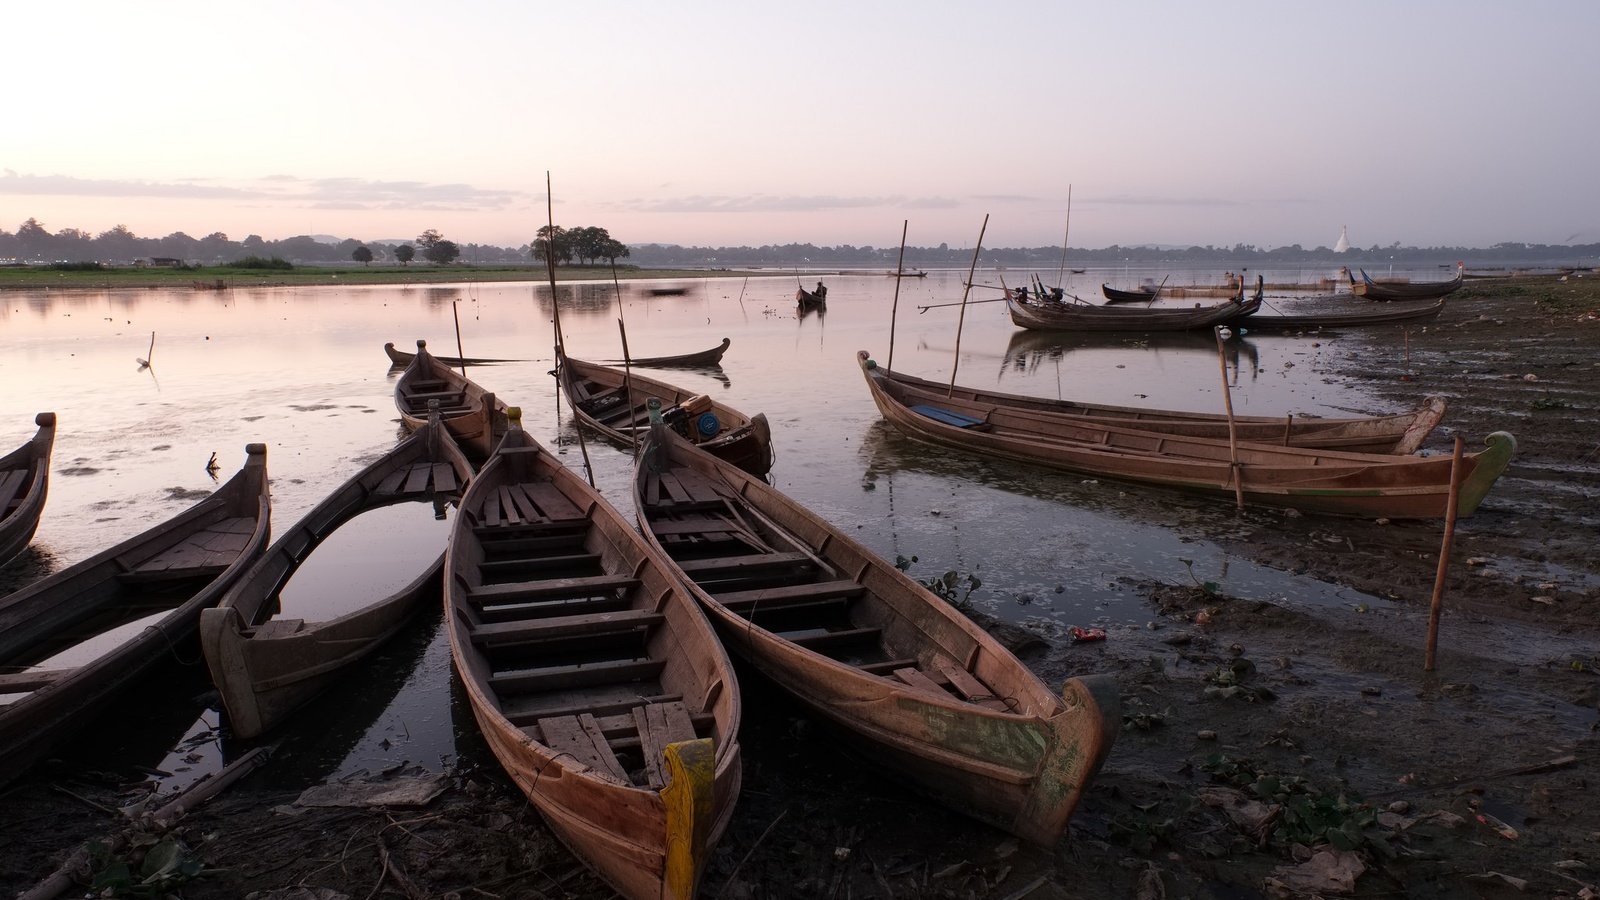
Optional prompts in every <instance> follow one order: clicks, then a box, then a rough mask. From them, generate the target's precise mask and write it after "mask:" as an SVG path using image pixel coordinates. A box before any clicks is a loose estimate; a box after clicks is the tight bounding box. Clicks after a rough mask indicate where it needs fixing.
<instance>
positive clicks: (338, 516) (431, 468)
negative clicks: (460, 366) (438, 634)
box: [200, 414, 472, 738]
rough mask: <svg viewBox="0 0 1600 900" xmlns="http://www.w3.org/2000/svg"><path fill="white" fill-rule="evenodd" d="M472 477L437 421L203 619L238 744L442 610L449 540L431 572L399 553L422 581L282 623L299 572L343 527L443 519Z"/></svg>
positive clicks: (399, 562) (214, 674) (327, 507)
mask: <svg viewBox="0 0 1600 900" xmlns="http://www.w3.org/2000/svg"><path fill="white" fill-rule="evenodd" d="M471 479H472V466H471V464H469V463H468V462H467V458H466V457H465V456H464V455H462V453H461V449H460V448H459V447H458V446H456V442H455V441H454V440H453V439H452V438H451V437H450V435H449V434H448V433H446V431H445V430H444V426H443V425H442V424H440V422H439V419H438V416H437V414H436V415H435V416H434V417H433V418H432V419H431V420H430V421H429V422H428V424H426V425H424V426H422V427H421V428H419V429H417V431H416V432H415V433H413V434H411V435H410V436H409V437H407V438H406V439H405V440H403V441H401V442H400V443H399V444H398V445H396V446H395V447H394V449H392V450H390V451H389V452H388V453H385V454H384V455H383V456H381V457H379V458H378V459H377V460H376V461H374V462H372V463H371V464H369V465H367V466H366V467H364V468H363V469H362V470H361V471H360V472H358V473H356V475H355V476H353V477H352V478H351V479H350V480H348V481H346V482H345V483H344V484H343V485H341V486H340V487H339V488H338V489H337V490H335V491H334V492H333V493H332V494H329V495H328V496H327V497H326V498H324V499H323V500H322V502H320V503H318V504H317V505H316V506H315V507H314V508H313V509H312V510H311V511H310V512H308V513H306V515H305V516H304V517H303V518H301V520H300V521H299V522H298V523H296V524H295V526H294V527H293V528H291V529H290V530H289V531H288V532H286V533H284V534H283V535H282V536H280V537H279V538H278V539H277V540H276V541H273V543H272V547H271V548H269V549H268V550H267V554H266V556H264V557H262V559H261V560H260V561H259V562H257V563H256V564H255V565H254V566H252V567H251V568H250V571H249V572H247V573H246V574H245V575H244V577H243V578H241V579H239V582H238V583H237V584H235V585H234V586H233V588H232V589H231V590H229V591H228V592H227V593H226V594H225V595H223V597H222V600H221V601H220V602H219V603H218V604H217V606H215V607H213V608H211V609H207V610H204V611H202V612H201V613H200V647H201V650H202V651H203V652H204V654H205V658H206V666H207V667H208V668H209V669H210V670H211V680H212V682H213V683H215V684H216V686H217V691H218V693H219V694H220V695H221V697H222V705H223V708H224V709H225V710H226V711H227V713H228V725H229V730H230V731H231V733H232V734H233V735H234V736H236V737H240V738H253V737H256V736H258V735H260V734H261V733H262V732H264V731H267V730H268V729H270V728H272V727H273V726H274V725H276V724H278V723H279V722H281V721H282V720H283V719H284V718H286V717H287V716H288V715H289V714H290V713H292V712H293V711H294V710H296V709H298V708H299V707H300V706H301V705H303V704H304V703H306V702H307V701H308V700H310V699H311V698H312V697H314V696H315V695H317V694H319V693H321V692H322V691H323V690H324V689H325V688H327V686H328V685H329V684H330V683H332V682H333V681H334V680H335V679H337V678H339V677H340V676H342V675H343V674H344V673H345V672H346V670H347V668H348V667H349V666H350V665H352V664H353V663H355V662H357V661H358V660H360V659H361V658H362V657H364V656H366V655H367V654H369V653H371V652H372V651H373V650H376V649H377V648H378V647H379V646H380V645H381V644H382V643H383V642H384V641H386V640H388V639H389V638H390V637H392V636H393V635H394V634H395V632H397V631H399V630H400V628H401V627H402V626H404V625H405V624H406V622H408V621H409V620H410V619H411V617H412V616H413V615H414V614H415V613H416V612H417V611H418V609H420V608H421V606H422V604H423V603H424V602H426V601H429V600H432V601H434V602H437V601H438V597H439V583H440V579H439V574H440V572H441V571H442V569H443V567H444V539H443V536H442V535H441V537H440V540H439V547H438V552H437V554H436V555H434V556H433V557H432V561H431V562H427V563H426V564H425V565H424V564H419V563H418V562H416V561H413V560H408V559H405V558H401V554H403V553H405V552H407V551H405V550H402V549H399V548H396V549H395V550H394V551H393V553H394V557H393V558H392V566H391V569H392V570H393V571H398V572H401V573H410V572H414V573H415V575H414V577H412V578H411V579H410V580H409V581H407V582H405V583H403V584H400V585H398V586H397V587H395V589H394V590H392V591H389V592H388V593H386V594H384V595H382V596H377V597H374V598H373V599H372V600H371V601H370V602H368V603H365V604H363V605H362V606H360V607H359V608H356V609H351V610H348V611H345V612H342V613H339V614H336V615H333V616H330V617H327V618H323V619H318V620H312V621H307V620H306V619H305V618H302V617H286V616H283V615H279V613H280V612H281V610H282V600H281V595H282V592H283V591H284V588H285V586H286V585H288V584H289V583H290V581H291V579H292V578H294V576H295V574H296V572H298V571H299V570H300V567H301V564H302V563H305V562H306V561H307V560H309V559H311V558H312V557H313V555H314V552H315V551H316V549H317V548H318V546H320V545H321V544H322V543H323V542H324V541H326V540H329V539H331V538H332V537H333V536H334V535H335V534H337V533H338V529H339V528H340V526H342V525H344V524H346V523H348V522H350V521H351V520H352V519H354V518H356V517H357V516H360V515H361V514H363V513H366V512H369V511H371V510H374V509H377V508H379V507H385V506H392V505H395V504H399V503H430V504H431V505H433V506H434V508H435V509H434V512H435V515H437V516H438V517H441V518H442V517H443V516H444V515H445V510H446V508H447V507H448V505H449V504H451V503H452V502H454V501H458V500H459V499H460V497H461V492H462V491H463V490H465V489H466V486H467V484H468V483H469V482H470V481H471ZM341 584H343V582H341ZM346 587H347V588H348V589H349V590H351V591H352V593H355V594H357V595H358V596H364V595H362V594H361V591H360V588H359V587H356V586H346ZM301 589H302V590H310V591H312V592H313V593H316V589H315V588H314V587H313V588H306V587H304V586H302V588H301Z"/></svg>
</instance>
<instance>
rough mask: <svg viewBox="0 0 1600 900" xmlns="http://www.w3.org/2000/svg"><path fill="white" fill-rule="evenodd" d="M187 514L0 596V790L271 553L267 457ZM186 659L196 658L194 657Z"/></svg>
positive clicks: (151, 663) (252, 451)
mask: <svg viewBox="0 0 1600 900" xmlns="http://www.w3.org/2000/svg"><path fill="white" fill-rule="evenodd" d="M246 452H247V454H248V459H247V460H246V462H245V464H244V467H243V468H242V469H241V470H240V471H239V473H238V474H236V475H234V476H233V478H231V479H229V480H228V481H227V483H225V484H224V485H222V487H220V488H218V489H217V490H216V491H214V492H212V494H211V495H210V496H209V497H207V498H205V499H204V500H201V501H200V502H199V503H196V504H195V505H194V506H192V507H190V508H189V509H187V510H185V511H184V512H182V513H179V514H178V515H177V516H174V517H173V518H171V519H168V520H166V521H165V522H162V523H160V524H159V525H156V526H155V527H153V528H151V529H149V530H148V531H145V532H144V533H142V534H139V535H136V536H134V537H131V538H129V539H127V540H125V541H123V542H122V543H120V544H117V545H116V546H114V547H112V548H110V549H109V550H104V551H102V552H100V553H98V554H95V555H94V556H92V557H90V558H89V559H86V560H84V561H82V562H79V563H76V564H74V565H71V566H68V567H67V568H65V569H62V570H61V571H59V572H56V573H55V574H53V575H50V576H47V577H46V578H44V579H41V580H40V581H36V582H34V583H33V584H30V585H28V586H27V587H24V588H22V589H21V590H19V591H17V592H16V593H13V594H10V595H8V596H6V597H3V598H0V782H3V781H5V780H7V779H10V778H12V777H14V776H15V775H17V774H18V773H20V772H21V770H22V769H23V768H24V767H26V766H27V765H28V764H29V763H31V762H34V761H36V760H38V759H39V758H40V757H42V756H43V755H44V754H45V753H47V752H48V751H49V749H50V747H51V746H53V745H54V744H55V743H56V742H57V741H59V740H61V739H63V738H65V737H66V736H67V735H69V734H70V733H71V732H72V731H74V730H76V729H78V728H79V727H81V726H83V725H85V724H87V723H88V722H89V721H90V720H91V719H92V718H93V717H94V716H95V715H96V714H97V713H98V712H99V711H101V710H102V709H104V708H105V706H106V705H107V704H109V703H111V702H113V701H114V700H116V698H117V695H118V693H119V692H120V691H121V690H122V689H123V688H125V687H127V686H128V685H129V684H130V683H131V682H133V681H134V680H135V679H137V678H138V677H139V676H140V675H143V674H144V673H146V672H147V671H150V670H152V669H153V668H155V667H156V666H157V665H158V664H160V663H162V662H164V661H165V660H168V659H170V658H171V655H172V653H173V652H174V648H179V647H183V646H184V645H185V644H186V643H188V642H189V641H190V640H191V639H192V637H193V635H194V629H195V623H196V621H197V620H198V619H199V617H200V611H201V610H202V609H205V608H206V607H209V606H211V605H213V604H215V603H216V602H217V601H218V600H219V599H221V597H222V595H223V594H224V593H226V592H227V590H228V588H230V587H231V586H232V585H233V584H234V582H236V581H237V580H238V579H239V578H240V577H241V576H242V575H243V574H244V572H245V570H246V569H248V568H249V567H250V565H251V563H253V562H254V561H255V560H256V559H258V558H259V557H260V556H261V554H262V551H264V550H265V549H266V547H267V538H268V533H269V527H270V526H269V521H270V504H269V499H268V494H267V448H266V446H265V445H264V444H251V445H249V446H248V447H247V448H246ZM189 652H192V651H189Z"/></svg>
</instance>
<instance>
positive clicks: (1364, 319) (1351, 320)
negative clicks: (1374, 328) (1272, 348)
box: [1233, 297, 1445, 330]
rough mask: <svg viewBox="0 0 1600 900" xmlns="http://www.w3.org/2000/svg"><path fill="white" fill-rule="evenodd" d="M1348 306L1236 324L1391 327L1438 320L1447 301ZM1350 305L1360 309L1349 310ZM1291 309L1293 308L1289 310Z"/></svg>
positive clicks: (1244, 319)
mask: <svg viewBox="0 0 1600 900" xmlns="http://www.w3.org/2000/svg"><path fill="white" fill-rule="evenodd" d="M1344 302H1345V304H1346V305H1345V306H1344V307H1341V308H1339V309H1325V310H1319V311H1316V312H1292V311H1291V312H1280V313H1263V312H1256V313H1252V314H1250V315H1248V316H1244V317H1242V318H1240V319H1237V320H1235V321H1234V322H1233V324H1234V325H1235V326H1238V327H1242V328H1280V329H1295V330H1301V329H1309V328H1354V327H1358V326H1369V325H1391V324H1394V323H1396V322H1418V321H1422V320H1425V319H1433V318H1437V317H1438V315H1439V313H1441V312H1444V303H1445V298H1443V297H1440V298H1439V299H1438V300H1434V301H1433V302H1431V303H1430V302H1428V301H1426V300H1422V301H1415V302H1410V303H1407V302H1405V301H1400V302H1396V303H1385V304H1384V305H1382V306H1377V305H1375V304H1365V303H1363V304H1359V305H1358V304H1351V303H1350V301H1349V300H1346V301H1344ZM1350 306H1358V307H1359V308H1357V309H1350V308H1349V307H1350ZM1286 308H1289V309H1292V307H1286Z"/></svg>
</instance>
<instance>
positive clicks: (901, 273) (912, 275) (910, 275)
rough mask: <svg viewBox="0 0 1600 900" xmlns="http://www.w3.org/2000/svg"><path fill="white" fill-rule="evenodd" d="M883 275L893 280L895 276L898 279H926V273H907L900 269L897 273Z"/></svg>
mask: <svg viewBox="0 0 1600 900" xmlns="http://www.w3.org/2000/svg"><path fill="white" fill-rule="evenodd" d="M883 274H885V275H887V276H889V277H890V278H894V277H895V276H897V275H898V276H899V277H901V278H927V277H928V273H927V272H923V271H920V270H919V271H916V272H907V271H905V270H904V269H902V270H900V271H899V272H885V273H883Z"/></svg>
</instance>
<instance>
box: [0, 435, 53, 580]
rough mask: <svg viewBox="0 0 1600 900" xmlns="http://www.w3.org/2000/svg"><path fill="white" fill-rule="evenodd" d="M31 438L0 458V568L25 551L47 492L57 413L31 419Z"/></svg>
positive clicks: (36, 525) (36, 529) (35, 528)
mask: <svg viewBox="0 0 1600 900" xmlns="http://www.w3.org/2000/svg"><path fill="white" fill-rule="evenodd" d="M33 424H35V425H37V426H39V430H38V431H35V432H34V434H33V437H31V438H29V439H28V441H27V443H25V444H23V445H22V446H20V447H18V448H17V449H15V450H13V451H11V452H10V453H7V454H6V455H5V456H0V566H3V565H5V564H6V563H8V562H10V561H11V560H13V559H15V558H16V557H17V556H18V555H20V554H21V553H22V551H24V550H26V549H28V542H29V541H31V540H33V535H34V532H36V531H38V530H39V517H40V516H41V515H43V513H44V501H45V497H46V495H47V494H48V493H49V490H50V453H51V450H53V449H54V447H55V443H56V414H55V413H53V412H42V413H39V414H38V415H36V416H34V417H33Z"/></svg>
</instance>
